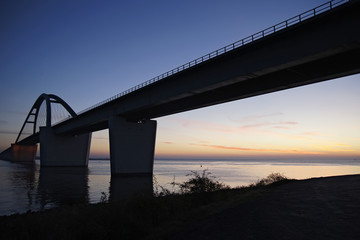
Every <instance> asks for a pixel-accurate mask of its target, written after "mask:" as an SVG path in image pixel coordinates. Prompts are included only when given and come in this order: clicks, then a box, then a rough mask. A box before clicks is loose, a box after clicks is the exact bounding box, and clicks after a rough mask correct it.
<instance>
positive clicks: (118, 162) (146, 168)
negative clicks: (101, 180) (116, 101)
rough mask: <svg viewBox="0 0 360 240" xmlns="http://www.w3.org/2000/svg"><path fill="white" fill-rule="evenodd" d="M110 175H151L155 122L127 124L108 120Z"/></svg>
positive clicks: (117, 120) (113, 119) (120, 119)
mask: <svg viewBox="0 0 360 240" xmlns="http://www.w3.org/2000/svg"><path fill="white" fill-rule="evenodd" d="M109 138H110V164H111V174H113V175H114V174H118V175H121V174H152V172H153V165H154V151H155V139H156V121H153V120H147V121H145V122H141V123H135V122H127V121H126V120H125V119H123V118H121V117H118V116H113V117H112V118H110V119H109Z"/></svg>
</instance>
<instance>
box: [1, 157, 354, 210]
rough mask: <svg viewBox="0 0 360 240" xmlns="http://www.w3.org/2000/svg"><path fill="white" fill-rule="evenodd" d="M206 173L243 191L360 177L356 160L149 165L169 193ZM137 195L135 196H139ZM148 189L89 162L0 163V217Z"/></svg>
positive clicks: (139, 180)
mask: <svg viewBox="0 0 360 240" xmlns="http://www.w3.org/2000/svg"><path fill="white" fill-rule="evenodd" d="M204 169H208V171H209V172H211V173H212V174H213V175H214V176H216V177H217V178H218V180H220V181H221V182H223V183H225V184H227V185H230V186H231V187H236V186H243V185H248V184H250V183H252V182H255V181H256V180H258V179H261V178H263V177H266V176H267V175H269V174H270V173H275V172H276V173H282V174H284V175H285V176H287V177H289V178H296V179H304V178H310V177H323V176H334V175H345V174H360V161H359V160H346V161H345V160H342V161H340V160H331V161H329V160H328V161H317V162H313V161H306V160H292V161H290V160H283V161H278V160H277V161H274V160H267V161H265V160H263V161H261V160H256V161H254V160H253V161H250V160H248V161H246V160H237V161H220V160H211V161H205V160H155V163H154V175H155V176H156V180H157V182H158V184H159V185H161V186H164V187H167V188H168V189H171V187H172V185H171V184H169V183H170V182H172V181H173V180H174V179H175V181H176V182H182V181H184V180H186V179H187V178H188V177H187V176H186V175H187V174H189V173H190V171H202V170H204ZM139 189H140V190H139ZM151 189H152V178H151V176H149V177H146V176H144V177H136V178H135V177H128V178H124V177H122V178H118V177H111V176H110V162H109V161H102V160H92V161H90V162H89V166H88V168H57V167H56V168H40V164H39V162H38V161H37V162H36V164H35V165H23V164H16V163H11V162H6V161H0V215H9V214H14V213H24V212H27V211H29V210H31V211H39V210H44V209H49V208H53V207H57V206H62V205H71V204H74V203H97V202H100V200H101V198H109V197H111V198H114V199H119V198H124V197H127V196H129V195H131V194H133V192H136V191H145V190H151Z"/></svg>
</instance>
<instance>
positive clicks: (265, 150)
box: [190, 143, 318, 154]
mask: <svg viewBox="0 0 360 240" xmlns="http://www.w3.org/2000/svg"><path fill="white" fill-rule="evenodd" d="M190 145H194V146H200V147H209V148H215V149H223V150H235V151H252V152H279V153H298V154H318V152H305V151H301V150H297V149H290V150H283V149H264V148H245V147H234V146H223V145H210V144H195V143H190Z"/></svg>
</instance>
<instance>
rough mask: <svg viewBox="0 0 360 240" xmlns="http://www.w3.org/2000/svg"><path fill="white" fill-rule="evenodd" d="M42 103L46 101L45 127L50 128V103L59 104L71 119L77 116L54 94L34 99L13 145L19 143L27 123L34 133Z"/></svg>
mask: <svg viewBox="0 0 360 240" xmlns="http://www.w3.org/2000/svg"><path fill="white" fill-rule="evenodd" d="M44 101H46V127H51V103H60V104H61V105H62V106H63V107H64V108H65V109H66V110H67V111H68V112H69V113H70V115H71V117H76V116H77V114H76V113H75V112H74V110H73V109H72V108H71V107H70V106H69V105H68V104H67V103H66V102H65V101H64V100H63V99H61V98H60V97H58V96H56V95H54V94H46V93H43V94H41V95H40V96H39V97H38V98H37V99H36V101H35V103H34V105H33V106H32V108H31V109H30V112H29V114H28V115H27V117H26V119H25V122H24V124H23V125H22V127H21V130H20V132H19V135H18V136H17V138H16V141H15V143H17V142H18V141H19V138H20V136H21V134H22V131H23V130H24V128H25V125H26V124H27V123H30V124H33V134H35V133H36V123H37V119H38V114H39V110H40V106H41V104H42V103H43V102H44ZM31 116H34V119H33V120H31V119H29V118H30V117H31Z"/></svg>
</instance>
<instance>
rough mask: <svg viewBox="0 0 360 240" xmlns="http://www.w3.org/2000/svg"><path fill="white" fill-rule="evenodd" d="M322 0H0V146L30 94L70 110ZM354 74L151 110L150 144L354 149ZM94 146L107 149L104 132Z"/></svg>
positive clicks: (233, 151) (242, 150)
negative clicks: (47, 96) (176, 110)
mask: <svg viewBox="0 0 360 240" xmlns="http://www.w3.org/2000/svg"><path fill="white" fill-rule="evenodd" d="M325 2H326V1H319V0H317V1H315V0H313V1H306V0H304V1H295V0H281V1H280V0H278V1H276V0H274V1H256V0H251V1H250V0H249V1H226V0H222V1H127V2H125V1H56V0H49V1H24V0H23V1H16V0H14V1H1V2H0V36H1V38H0V81H1V88H0V150H3V149H5V148H7V147H8V146H9V144H10V143H11V142H14V141H15V138H16V133H17V132H18V131H19V129H20V127H21V125H22V123H23V121H24V120H25V117H26V114H27V113H28V111H29V110H30V108H31V106H32V104H33V103H34V101H35V100H36V98H37V97H38V96H39V95H40V94H41V93H53V94H56V95H58V96H60V97H61V98H63V99H64V100H65V101H66V102H67V103H68V104H69V105H70V106H71V107H72V108H73V109H74V110H75V111H76V112H79V111H81V110H83V109H85V108H87V107H90V106H91V105H93V104H96V103H98V102H100V101H102V100H104V99H107V98H109V97H111V96H113V95H116V94H117V93H119V92H122V91H124V90H126V89H128V88H130V87H132V86H134V85H137V84H139V83H141V82H144V81H146V80H148V79H151V78H152V77H154V76H157V75H159V74H161V73H163V72H166V71H168V70H170V69H172V68H174V67H177V66H179V65H182V64H184V63H186V62H188V61H190V60H193V59H195V58H197V57H200V56H202V55H204V54H206V53H209V52H211V51H213V50H216V49H218V48H220V47H223V46H225V45H227V44H230V43H232V42H234V41H237V40H239V39H241V38H243V37H247V36H248V35H251V34H253V33H255V32H257V31H260V30H262V29H264V28H267V27H269V26H271V25H274V24H276V23H279V22H281V21H283V20H285V19H287V18H290V17H292V16H295V15H297V14H299V13H302V12H304V11H306V10H309V9H311V8H314V7H316V6H318V5H320V4H322V3H325ZM359 78H360V76H359V75H355V76H351V77H347V78H343V79H337V80H332V81H328V82H325V83H320V84H315V85H311V86H306V87H302V88H297V89H292V90H287V91H283V92H278V93H273V94H268V95H264V96H260V97H255V98H250V99H245V100H241V101H236V102H232V103H227V104H221V105H218V106H214V107H209V108H205V109H200V110H195V111H190V112H187V113H181V114H176V115H172V116H167V117H163V118H160V119H157V120H158V131H157V143H156V154H157V156H158V157H169V156H189V157H193V156H199V157H201V156H205V157H207V156H217V157H222V156H225V157H237V156H253V155H260V156H263V155H273V154H274V155H289V154H290V155H296V154H297V153H302V154H305V155H311V156H314V155H325V156H329V155H335V156H337V155H344V156H345V155H346V156H351V157H354V156H355V157H358V156H360V155H359V153H360V128H359V124H358V123H359V120H360V110H359V109H360V106H359V105H360V104H359V103H360V97H359V94H358V92H359V90H360V79H359ZM91 148H92V154H93V155H99V156H100V155H105V156H106V155H107V154H108V140H107V131H102V132H98V133H94V134H93V141H92V147H91Z"/></svg>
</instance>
